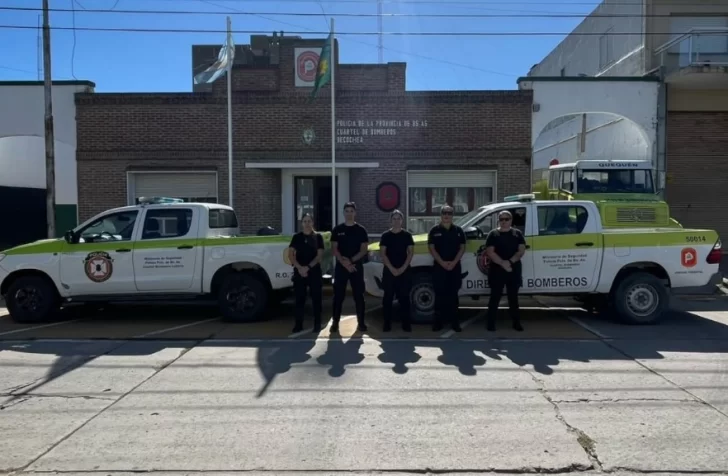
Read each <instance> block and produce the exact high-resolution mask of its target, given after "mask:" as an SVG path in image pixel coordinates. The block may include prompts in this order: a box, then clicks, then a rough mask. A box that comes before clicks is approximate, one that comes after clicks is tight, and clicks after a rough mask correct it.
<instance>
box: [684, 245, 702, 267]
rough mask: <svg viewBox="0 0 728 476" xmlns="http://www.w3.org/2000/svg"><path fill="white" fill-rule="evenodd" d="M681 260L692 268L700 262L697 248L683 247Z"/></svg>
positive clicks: (685, 265)
mask: <svg viewBox="0 0 728 476" xmlns="http://www.w3.org/2000/svg"><path fill="white" fill-rule="evenodd" d="M680 262H681V264H682V265H683V267H685V268H692V267H693V266H695V265H696V264H698V252H697V251H696V250H695V248H683V249H682V251H681V252H680Z"/></svg>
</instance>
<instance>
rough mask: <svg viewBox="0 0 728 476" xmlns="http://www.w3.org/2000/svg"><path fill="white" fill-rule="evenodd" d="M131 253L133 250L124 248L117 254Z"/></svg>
mask: <svg viewBox="0 0 728 476" xmlns="http://www.w3.org/2000/svg"><path fill="white" fill-rule="evenodd" d="M130 251H131V250H130V249H129V248H122V249H120V250H116V252H117V253H128V252H130Z"/></svg>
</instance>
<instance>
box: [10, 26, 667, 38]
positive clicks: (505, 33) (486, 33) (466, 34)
mask: <svg viewBox="0 0 728 476" xmlns="http://www.w3.org/2000/svg"><path fill="white" fill-rule="evenodd" d="M50 28H51V30H59V31H68V30H72V29H73V27H67V26H52V27H50ZM0 29H3V30H37V29H38V27H37V26H30V25H0ZM76 30H78V31H107V32H117V33H118V32H123V33H204V34H207V33H210V34H225V33H227V30H202V29H177V28H169V29H164V28H101V27H77V28H76ZM232 33H236V34H243V35H267V34H269V33H270V32H269V31H267V30H232ZM286 33H288V34H291V35H318V36H327V35H328V34H329V33H330V32H329V31H314V30H309V31H287V32H286ZM380 34H381V35H387V36H424V37H437V36H444V37H448V36H451V37H478V36H480V37H488V36H493V37H502V36H567V35H571V36H631V35H646V36H665V35H672V34H673V33H670V32H658V31H655V32H640V31H618V32H614V31H612V32H608V33H604V32H597V31H588V32H582V33H577V32H570V31H569V32H564V31H466V32H462V31H460V32H458V31H384V32H381V33H380V32H376V31H337V32H336V35H342V36H377V35H380Z"/></svg>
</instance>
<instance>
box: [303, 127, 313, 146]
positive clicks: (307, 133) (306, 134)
mask: <svg viewBox="0 0 728 476" xmlns="http://www.w3.org/2000/svg"><path fill="white" fill-rule="evenodd" d="M302 138H303V143H304V144H306V145H311V144H312V143H313V141H314V140H316V132H314V130H313V127H308V128H306V129H304V130H303V135H302Z"/></svg>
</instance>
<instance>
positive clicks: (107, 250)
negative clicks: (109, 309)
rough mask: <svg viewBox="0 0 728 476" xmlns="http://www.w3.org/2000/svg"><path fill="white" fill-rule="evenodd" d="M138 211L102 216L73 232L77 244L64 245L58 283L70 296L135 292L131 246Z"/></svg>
mask: <svg viewBox="0 0 728 476" xmlns="http://www.w3.org/2000/svg"><path fill="white" fill-rule="evenodd" d="M138 216H139V212H138V211H137V210H127V211H121V212H115V213H109V214H107V215H102V216H100V217H99V218H98V219H96V220H94V221H93V222H91V223H89V224H87V225H86V226H84V227H83V228H81V229H79V230H77V231H76V233H77V235H78V236H79V242H78V243H64V245H63V251H62V252H61V260H60V261H61V282H62V283H63V285H64V286H67V289H68V291H69V293H70V294H71V296H100V295H107V294H108V295H112V294H128V293H133V292H135V291H136V289H135V286H134V267H133V265H132V247H133V242H132V239H133V236H134V230H135V228H138V227H137V222H138V219H137V218H138Z"/></svg>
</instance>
